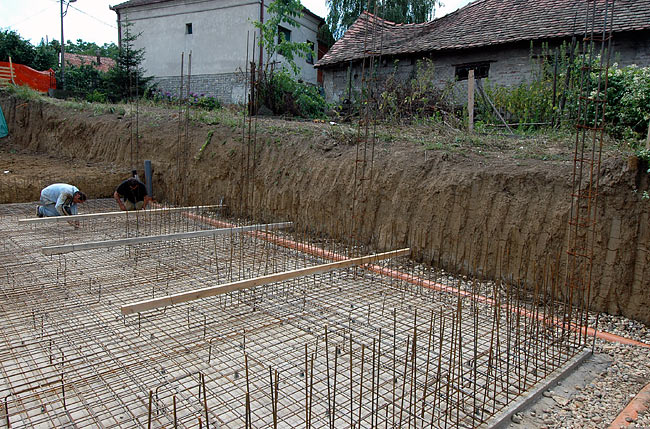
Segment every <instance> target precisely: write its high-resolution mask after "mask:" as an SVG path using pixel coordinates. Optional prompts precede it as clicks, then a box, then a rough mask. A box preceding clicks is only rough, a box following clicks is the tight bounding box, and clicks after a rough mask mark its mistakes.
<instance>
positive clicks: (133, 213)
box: [18, 204, 224, 224]
mask: <svg viewBox="0 0 650 429" xmlns="http://www.w3.org/2000/svg"><path fill="white" fill-rule="evenodd" d="M223 207H224V206H222V205H220V204H215V205H212V206H194V207H169V208H164V209H146V210H135V211H133V210H131V211H119V212H104V213H88V214H80V215H74V216H51V217H35V218H29V219H18V223H37V224H38V223H50V222H64V221H67V222H70V221H72V220H74V221H79V220H89V219H100V218H105V217H118V216H128V215H131V216H133V217H136V216H144V215H145V214H149V213H172V212H180V211H189V210H207V209H219V208H223Z"/></svg>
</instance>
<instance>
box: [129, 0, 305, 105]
mask: <svg viewBox="0 0 650 429" xmlns="http://www.w3.org/2000/svg"><path fill="white" fill-rule="evenodd" d="M268 3H270V0H265V6H268ZM259 15H260V1H249V0H173V1H167V2H163V3H155V4H150V5H144V6H138V7H129V8H126V9H121V10H120V19H121V22H122V23H123V24H124V23H125V22H129V23H130V24H131V26H130V28H129V31H130V32H131V33H133V34H138V35H139V36H138V38H137V40H136V41H135V42H134V47H135V48H137V49H144V50H145V55H144V61H143V63H142V66H143V68H144V69H145V74H146V75H151V76H154V77H156V78H170V77H174V76H179V75H180V69H181V53H183V52H184V53H185V60H184V61H185V67H184V74H185V75H187V65H188V56H189V53H190V52H191V53H192V70H191V72H192V76H210V75H221V74H232V73H240V72H241V71H243V70H245V69H246V55H247V50H248V58H249V61H251V60H252V58H253V54H254V55H255V59H256V62H259V58H258V56H259V48H258V47H255V46H254V45H253V37H254V35H255V38H256V41H258V40H259V30H257V29H255V27H254V26H253V21H258V20H259V18H260V16H259ZM264 15H265V17H268V11H266V10H265V13H264ZM299 22H300V24H301V27H300V28H290V29H291V31H292V34H291V40H292V41H296V42H305V41H307V40H309V41H312V42H314V44H315V48H316V49H317V48H318V46H317V45H316V44H317V41H316V32H317V30H318V20H317V19H316V18H314V17H312V16H308V15H305V16H303V17H302V18H300V19H299ZM188 23H191V24H192V34H186V24H188ZM125 31H126V29H125V27H124V26H123V27H122V37H124V35H125ZM247 36H248V40H247ZM247 43H248V45H247ZM314 56H316V55H315V54H314ZM278 60H280V61H281V60H282V57H280V58H279V59H278ZM296 64H297V65H298V66H299V67H300V69H301V70H300V76H299V78H300V79H302V80H304V81H306V82H309V83H314V84H315V83H316V69H314V67H313V65H311V64H307V62H306V60H305V59H302V58H298V59H297V60H296ZM236 92H241V91H239V90H237V91H236ZM234 101H239V100H234Z"/></svg>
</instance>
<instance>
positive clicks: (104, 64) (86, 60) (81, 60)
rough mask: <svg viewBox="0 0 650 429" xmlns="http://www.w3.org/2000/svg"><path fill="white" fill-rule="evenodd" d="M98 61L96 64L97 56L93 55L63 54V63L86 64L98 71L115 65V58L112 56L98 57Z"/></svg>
mask: <svg viewBox="0 0 650 429" xmlns="http://www.w3.org/2000/svg"><path fill="white" fill-rule="evenodd" d="M99 61H100V62H99V64H97V57H96V56H93V55H80V54H65V63H66V64H69V65H72V66H75V67H79V66H81V65H82V64H86V65H91V66H93V67H94V68H95V69H97V70H99V71H103V72H107V71H109V70H110V69H111V68H113V66H114V65H115V60H114V59H112V58H108V57H100V59H99Z"/></svg>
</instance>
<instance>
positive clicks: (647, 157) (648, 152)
mask: <svg viewBox="0 0 650 429" xmlns="http://www.w3.org/2000/svg"><path fill="white" fill-rule="evenodd" d="M634 154H635V155H636V157H637V158H639V159H640V160H642V161H645V164H646V165H647V166H648V171H647V173H649V174H650V149H648V148H645V147H644V148H638V149H637V150H636V151H634Z"/></svg>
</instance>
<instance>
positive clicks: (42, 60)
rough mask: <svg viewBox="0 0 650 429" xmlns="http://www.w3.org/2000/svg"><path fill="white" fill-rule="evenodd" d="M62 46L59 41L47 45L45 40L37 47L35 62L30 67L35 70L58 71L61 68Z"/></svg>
mask: <svg viewBox="0 0 650 429" xmlns="http://www.w3.org/2000/svg"><path fill="white" fill-rule="evenodd" d="M60 50H61V44H60V43H59V42H58V41H57V40H52V41H51V42H50V43H49V44H46V43H45V42H44V41H43V40H41V43H39V45H38V46H36V48H35V50H34V52H35V55H34V62H33V63H32V65H30V66H29V67H31V68H33V69H34V70H41V71H42V70H49V69H54V70H57V69H58V68H59V51H60Z"/></svg>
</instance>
